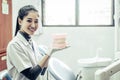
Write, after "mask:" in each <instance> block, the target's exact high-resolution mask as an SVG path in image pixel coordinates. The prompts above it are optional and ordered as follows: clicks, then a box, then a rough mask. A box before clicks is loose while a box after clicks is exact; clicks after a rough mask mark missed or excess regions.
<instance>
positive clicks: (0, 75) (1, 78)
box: [0, 70, 12, 80]
mask: <svg viewBox="0 0 120 80" xmlns="http://www.w3.org/2000/svg"><path fill="white" fill-rule="evenodd" d="M0 80H12V79H11V77H10V75H9V74H8V71H7V70H4V71H2V72H0Z"/></svg>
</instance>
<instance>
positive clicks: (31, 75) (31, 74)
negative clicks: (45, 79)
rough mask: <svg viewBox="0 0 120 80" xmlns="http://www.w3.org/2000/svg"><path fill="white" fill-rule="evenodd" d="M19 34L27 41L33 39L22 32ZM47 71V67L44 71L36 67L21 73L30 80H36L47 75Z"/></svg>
mask: <svg viewBox="0 0 120 80" xmlns="http://www.w3.org/2000/svg"><path fill="white" fill-rule="evenodd" d="M19 32H20V34H21V35H22V36H23V37H24V38H25V39H26V40H27V41H29V39H31V37H30V35H28V34H27V33H25V32H21V31H19ZM46 69H47V68H46V67H45V68H43V69H42V68H41V67H40V66H39V65H36V66H35V67H30V68H27V69H25V70H23V71H21V73H22V74H23V75H24V76H26V77H27V78H28V79H30V80H36V78H37V77H38V75H39V74H41V75H44V74H45V71H46Z"/></svg>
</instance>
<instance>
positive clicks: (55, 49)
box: [50, 46, 70, 55]
mask: <svg viewBox="0 0 120 80" xmlns="http://www.w3.org/2000/svg"><path fill="white" fill-rule="evenodd" d="M69 47H70V46H66V47H64V48H51V50H50V51H51V52H50V55H52V54H53V53H55V52H57V51H61V50H64V49H67V48H69Z"/></svg>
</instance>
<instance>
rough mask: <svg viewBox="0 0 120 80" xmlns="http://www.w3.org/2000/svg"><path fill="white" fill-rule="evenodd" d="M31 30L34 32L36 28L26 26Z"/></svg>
mask: <svg viewBox="0 0 120 80" xmlns="http://www.w3.org/2000/svg"><path fill="white" fill-rule="evenodd" d="M28 29H29V30H30V31H31V32H35V31H36V28H33V27H29V28H28Z"/></svg>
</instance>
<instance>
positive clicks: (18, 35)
mask: <svg viewBox="0 0 120 80" xmlns="http://www.w3.org/2000/svg"><path fill="white" fill-rule="evenodd" d="M16 37H17V38H18V39H19V40H20V41H21V42H22V43H23V44H25V45H29V42H28V41H27V40H26V39H25V38H24V36H23V35H22V34H20V32H18V33H17V35H16Z"/></svg>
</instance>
